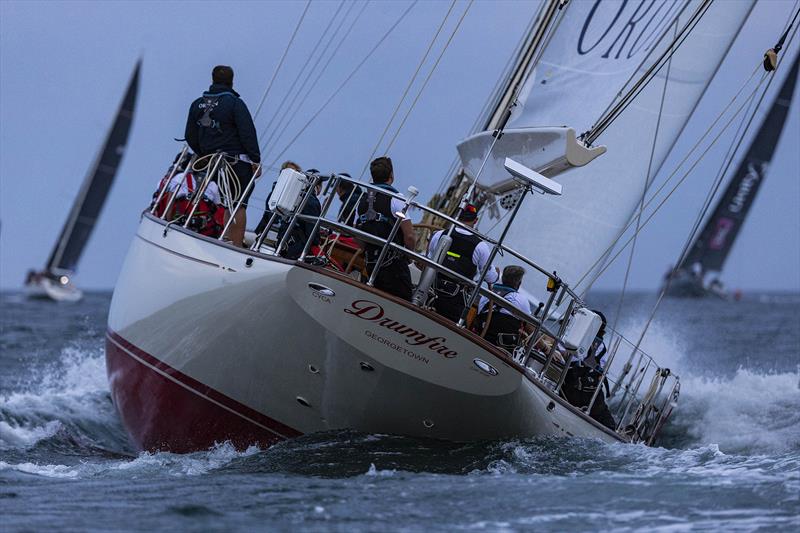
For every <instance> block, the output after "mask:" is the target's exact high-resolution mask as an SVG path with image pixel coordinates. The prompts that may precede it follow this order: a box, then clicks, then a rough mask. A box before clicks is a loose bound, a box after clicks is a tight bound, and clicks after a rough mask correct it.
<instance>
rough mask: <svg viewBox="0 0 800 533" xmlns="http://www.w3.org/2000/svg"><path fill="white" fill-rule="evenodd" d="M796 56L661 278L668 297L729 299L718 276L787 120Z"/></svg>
mask: <svg viewBox="0 0 800 533" xmlns="http://www.w3.org/2000/svg"><path fill="white" fill-rule="evenodd" d="M799 60H800V55H798V56H797V57H795V59H794V64H793V65H792V68H791V70H790V71H789V74H788V75H787V76H786V78H785V79H784V81H783V85H782V86H781V89H780V92H779V93H778V96H777V98H776V99H775V101H774V102H773V103H772V107H771V108H770V110H769V113H768V114H767V116H766V118H765V119H764V122H762V123H761V129H759V130H758V133H757V134H756V136H755V138H754V139H753V141H752V143H751V144H750V147H749V148H748V150H747V153H746V155H745V157H744V158H743V159H742V161H741V162H740V163H739V167H738V168H737V169H736V173H735V174H734V175H733V178H732V179H731V181H730V183H729V184H728V188H727V189H726V190H725V193H724V194H723V195H722V196H721V197H720V198H719V200H718V201H717V205H716V208H715V209H714V212H713V213H712V215H711V216H710V217H709V218H708V220H707V221H706V224H705V226H704V227H703V230H702V231H701V232H700V233H699V234H698V236H697V237H696V238H695V241H694V243H693V244H692V247H691V249H690V251H689V253H688V254H686V257H684V259H683V261H681V263H680V264H678V265H677V266H676V267H675V268H673V269H671V270H670V271H668V272H667V275H666V276H665V279H664V283H665V286H666V295H667V296H674V297H684V298H685V297H694V298H699V297H704V296H718V297H722V298H727V297H728V293H727V291H726V290H725V288H724V285H723V284H722V282H721V281H720V279H719V275H720V273H721V272H722V267H723V265H724V264H725V260H726V259H727V257H728V254H729V253H730V251H731V248H733V243H734V242H735V240H736V236H737V235H738V233H739V230H740V229H741V228H742V225H743V224H744V220H745V217H746V216H747V213H748V211H749V210H750V207H751V206H752V205H753V201H754V200H755V197H756V193H757V192H758V188H759V187H760V186H761V183H762V182H763V181H764V178H765V177H766V174H767V170H768V169H769V164H770V161H771V160H772V156H773V154H774V153H775V147H776V145H777V144H778V140H779V139H780V136H781V133H782V132H783V128H784V125H785V124H786V117H787V115H788V114H789V106H790V105H791V103H792V97H793V95H794V89H795V85H796V84H797V73H798V61H799Z"/></svg>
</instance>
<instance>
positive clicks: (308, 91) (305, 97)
mask: <svg viewBox="0 0 800 533" xmlns="http://www.w3.org/2000/svg"><path fill="white" fill-rule="evenodd" d="M369 2H370V0H367V1H366V2H364V4H363V5H362V6H361V9H360V10H359V12H358V13H357V14H356V16H355V18H354V19H353V20H352V21H351V22H350V25H349V26H348V28H347V30H346V31H345V33H344V35H343V36H342V38H341V39H339V42H338V43H337V44H336V47H335V48H333V53H331V55H329V56H328V59H327V60H325V64H324V65H323V66H322V68H321V69H320V70H319V72H317V75H316V77H315V78H314V81H312V82H311V83H310V84H305V83H304V85H307V87H305V92H304V93H303V96H302V97H301V98H300V101H299V104H298V105H302V104H303V103H305V102H307V101H308V97H309V95H310V94H311V91H313V90H314V89H315V88H316V86H317V84H318V83H319V80H320V79H321V78H322V76H323V75H324V74H325V72H326V71H327V70H328V67H329V66H330V64H331V62H332V61H333V59H334V58H335V57H336V55H337V54H338V53H339V50H340V49H341V47H342V45H343V44H344V42H345V41H346V40H347V38H348V37H349V36H350V33H352V31H353V27H355V25H356V23H357V22H358V20H359V19H360V18H361V15H363V14H364V11H365V10H366V8H367V5H369ZM353 6H355V2H354V3H353V4H351V6H350V7H351V9H348V11H347V13H345V16H344V18H343V19H342V23H343V22H344V21H345V20H346V19H347V17H348V16H349V15H350V12H351V10H352V7H353ZM340 27H341V26H340ZM338 32H339V28H337V30H336V32H335V33H334V37H335V36H336V35H337V34H338ZM329 44H330V43H329ZM298 94H299V93H298ZM291 106H292V104H290V107H291ZM296 110H297V108H295V111H296ZM295 118H296V113H290V114H289V121H288V122H286V123H285V124H283V126H282V127H281V128H280V131H279V133H278V135H277V137H275V139H274V141H275V142H274V143H273V144H272V146H267V147H266V152H265V154H267V155H264V156H263V157H264V159H267V158H268V154H269V153H270V152H271V151H272V147H273V146H275V145H276V144H277V143H278V141H279V140H280V139H282V138H283V134H284V132H285V131H286V130H287V128H288V127H289V125H290V124H292V122H293V120H294V119H295Z"/></svg>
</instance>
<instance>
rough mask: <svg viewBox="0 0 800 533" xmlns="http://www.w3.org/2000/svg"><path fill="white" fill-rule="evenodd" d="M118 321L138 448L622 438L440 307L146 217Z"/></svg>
mask: <svg viewBox="0 0 800 533" xmlns="http://www.w3.org/2000/svg"><path fill="white" fill-rule="evenodd" d="M248 263H250V264H249V265H248ZM331 293H333V294H331ZM381 312H382V313H383V314H382V315H380V313H381ZM379 315H380V316H379ZM108 324H109V333H108V342H107V360H108V367H109V368H108V371H109V379H110V383H111V390H112V396H113V398H114V401H115V404H116V405H117V408H118V409H119V411H120V413H121V416H122V419H123V422H124V424H125V425H126V427H127V429H128V431H129V432H130V433H131V435H132V437H133V439H134V441H135V442H136V444H137V445H138V446H139V447H141V448H144V449H154V448H166V449H172V450H175V451H189V450H192V449H197V448H202V447H204V446H207V445H209V444H212V443H213V442H215V441H222V440H232V441H234V442H235V443H237V444H240V445H247V444H249V443H250V442H251V441H257V442H260V443H266V444H269V443H270V442H273V441H275V440H280V439H283V438H288V437H292V436H296V435H299V434H305V433H311V432H315V431H321V430H328V429H340V428H352V429H356V430H361V431H365V432H376V433H391V434H400V435H409V436H417V437H430V438H437V439H445V440H452V441H470V440H482V439H498V438H508V437H531V436H537V435H558V436H584V437H595V438H599V439H602V440H605V441H609V442H611V441H615V440H621V439H620V437H619V436H618V435H617V434H616V433H614V432H612V431H609V430H607V429H605V428H604V427H602V426H600V425H599V424H598V423H596V422H594V421H593V420H591V419H589V418H588V417H587V416H585V415H584V414H582V413H580V412H579V411H578V410H576V409H575V408H573V407H572V406H569V405H568V404H567V403H566V402H564V401H563V400H561V399H559V398H557V397H556V396H555V395H553V394H552V393H551V392H550V391H549V390H547V389H546V388H545V387H544V386H542V385H540V384H539V382H538V381H537V380H536V378H535V377H533V376H532V375H531V374H530V373H528V374H526V373H525V372H524V371H523V370H522V368H521V367H520V366H519V365H517V364H516V363H515V362H513V361H512V360H511V359H510V358H508V357H506V356H504V355H503V354H501V353H500V352H498V351H496V350H495V349H494V348H492V347H490V346H489V345H488V344H484V343H482V342H480V341H477V342H476V341H475V338H474V337H473V336H471V335H469V334H465V333H463V332H460V331H458V330H457V329H456V328H455V327H453V326H452V325H449V324H448V323H446V322H445V321H443V320H440V319H439V318H438V317H435V316H434V315H432V314H428V313H425V312H421V311H419V310H418V309H417V308H413V307H411V306H409V305H407V304H405V303H400V302H399V301H397V300H395V299H393V298H391V297H386V296H385V295H382V294H381V293H378V292H376V291H374V290H370V289H369V288H368V287H366V286H364V285H362V284H357V283H355V282H353V281H352V280H349V279H347V278H344V277H341V276H337V275H336V274H333V273H330V272H328V271H321V270H318V269H313V268H310V267H307V266H304V265H298V264H296V263H294V262H290V261H285V260H281V259H277V258H274V257H264V256H260V255H254V254H252V253H249V252H245V251H242V250H237V249H234V248H232V247H230V246H227V245H224V244H221V243H218V242H216V241H211V240H209V239H204V238H200V237H198V236H196V235H195V234H191V233H187V232H183V231H181V230H178V229H171V230H170V231H169V232H168V233H167V234H166V236H165V235H164V225H163V223H162V222H161V221H157V220H155V219H153V218H151V217H147V216H146V217H144V218H143V220H142V223H141V225H140V227H139V230H138V233H137V236H136V238H135V239H134V242H133V244H132V246H131V248H130V251H129V252H128V256H127V259H126V261H125V264H124V266H123V269H122V272H121V275H120V278H119V281H118V283H117V287H116V289H115V292H114V297H113V300H112V304H111V310H110V314H109V322H108Z"/></svg>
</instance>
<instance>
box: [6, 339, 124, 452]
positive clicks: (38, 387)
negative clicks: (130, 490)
mask: <svg viewBox="0 0 800 533" xmlns="http://www.w3.org/2000/svg"><path fill="white" fill-rule="evenodd" d="M19 389H20V390H18V391H15V392H9V393H3V394H2V395H0V451H2V450H14V449H36V448H40V447H48V446H49V447H51V448H57V449H59V450H60V451H67V450H72V451H73V452H74V451H78V450H80V449H85V448H89V449H99V450H106V451H108V452H112V453H129V452H130V449H129V446H128V442H127V438H126V436H125V432H124V430H123V429H122V427H121V426H120V424H119V421H118V419H117V416H116V412H115V411H114V406H113V405H112V404H111V399H110V396H109V393H108V384H107V382H106V373H105V359H104V357H103V354H102V351H101V350H100V349H92V350H86V349H82V348H79V347H77V346H70V347H68V348H65V349H64V350H62V352H61V353H60V356H59V357H58V359H57V360H56V361H55V362H53V363H50V364H46V365H44V366H42V367H37V368H36V369H33V370H32V371H31V372H30V374H29V377H28V379H27V382H26V383H24V384H21V385H20V387H19Z"/></svg>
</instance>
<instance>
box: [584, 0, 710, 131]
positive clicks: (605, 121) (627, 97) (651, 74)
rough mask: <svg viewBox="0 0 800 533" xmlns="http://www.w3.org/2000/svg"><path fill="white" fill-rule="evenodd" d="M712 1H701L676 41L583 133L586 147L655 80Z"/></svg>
mask: <svg viewBox="0 0 800 533" xmlns="http://www.w3.org/2000/svg"><path fill="white" fill-rule="evenodd" d="M712 1H713V0H703V4H702V5H701V6H699V7H698V8H697V9H696V10H695V12H694V13H692V16H691V17H690V18H689V20H688V21H687V22H686V25H684V26H683V28H681V31H680V32H679V35H678V36H677V38H676V39H673V41H672V42H671V43H670V44H669V46H668V47H667V48H666V50H664V52H662V53H661V55H660V56H659V57H658V58H657V59H656V61H655V62H654V63H653V64H652V65H650V67H649V68H648V69H647V71H646V72H645V73H644V75H643V76H641V77H640V78H639V80H638V81H637V82H636V83H635V84H634V85H633V87H631V88H630V89H629V90H628V92H626V93H625V94H624V95H623V96H622V98H621V99H620V100H619V101H618V102H617V104H616V105H614V107H612V108H611V110H610V111H608V113H606V114H604V115H603V116H601V117H600V119H599V120H598V121H597V123H596V124H595V125H594V126H592V128H591V129H590V130H589V131H587V132H585V133H583V134H582V135H581V138H582V139H583V140H584V142H585V143H586V144H587V145H591V144H592V143H593V142H594V141H595V140H597V138H598V137H599V136H600V135H601V134H602V133H603V132H604V131H605V130H606V129H607V128H608V127H609V126H610V125H611V124H612V123H614V121H615V120H616V119H617V118H619V116H620V114H621V113H622V112H623V111H625V109H627V108H628V106H629V105H630V104H631V103H633V101H634V100H635V99H636V97H637V96H639V93H641V92H642V91H643V90H644V88H645V87H647V85H649V84H650V82H651V81H652V80H653V78H655V76H656V74H658V72H659V71H660V70H661V68H662V67H663V66H664V64H665V61H666V60H668V59H669V58H671V57H672V56H673V55H675V52H677V51H678V49H679V48H680V47H681V45H682V44H683V43H684V41H686V39H687V38H688V37H689V35H691V33H692V31H693V30H694V28H695V27H696V26H697V24H698V23H699V22H700V20H701V19H702V18H703V15H705V14H706V13H707V12H708V8H709V7H710V6H711V2H712Z"/></svg>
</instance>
